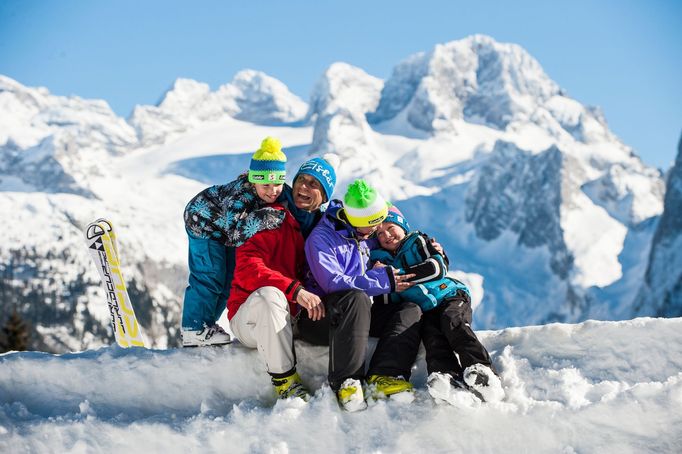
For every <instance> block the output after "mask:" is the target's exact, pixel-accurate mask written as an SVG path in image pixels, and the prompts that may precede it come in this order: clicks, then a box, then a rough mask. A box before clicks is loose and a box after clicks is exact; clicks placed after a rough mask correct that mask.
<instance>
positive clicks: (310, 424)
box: [0, 318, 682, 453]
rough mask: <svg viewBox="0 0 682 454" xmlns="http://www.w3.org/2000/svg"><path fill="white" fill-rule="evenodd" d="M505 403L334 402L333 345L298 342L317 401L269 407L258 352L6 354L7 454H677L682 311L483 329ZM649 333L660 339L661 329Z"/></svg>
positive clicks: (1, 370)
mask: <svg viewBox="0 0 682 454" xmlns="http://www.w3.org/2000/svg"><path fill="white" fill-rule="evenodd" d="M479 334H480V336H481V339H482V341H483V343H484V344H485V345H486V346H487V347H488V349H489V350H490V351H491V352H492V353H493V359H494V362H495V364H496V366H497V368H498V369H499V371H500V374H501V378H502V383H503V386H504V387H505V389H506V398H505V400H504V401H503V402H501V403H499V404H483V405H481V406H478V407H464V408H455V407H452V406H450V405H448V404H436V403H435V402H433V401H432V400H431V398H430V396H429V395H428V393H427V391H426V389H425V384H424V383H425V370H424V369H425V366H424V361H423V356H422V357H420V359H419V361H418V362H417V364H416V366H415V369H414V372H413V375H412V381H413V383H414V384H415V386H416V399H415V401H414V402H413V403H411V404H404V403H402V404H401V403H399V402H392V401H383V402H378V403H375V404H373V405H370V407H369V408H368V409H367V410H365V411H363V412H358V413H345V412H343V411H342V410H340V409H339V407H338V405H337V404H336V400H335V398H334V396H333V393H332V392H331V391H330V389H329V388H328V387H327V386H326V385H324V382H325V375H326V368H327V362H328V358H327V352H326V349H325V348H323V347H311V346H308V345H305V344H297V352H298V355H297V356H298V361H299V370H300V372H301V375H302V377H303V379H304V381H305V382H306V383H307V384H308V385H309V386H311V387H312V389H314V390H315V391H316V393H315V397H314V398H313V399H312V401H311V402H310V403H308V404H304V403H303V402H302V401H300V400H295V401H279V402H275V399H274V393H273V391H272V387H271V385H270V383H269V379H268V376H267V374H266V373H265V372H264V370H265V367H264V365H263V364H262V363H261V361H260V359H259V356H258V354H257V352H256V351H255V350H250V349H244V348H242V347H238V346H230V347H226V348H221V349H217V348H216V349H172V350H144V349H130V350H123V349H120V348H118V347H104V348H101V349H99V350H91V351H86V352H82V353H70V354H65V355H50V354H46V353H37V352H24V353H9V354H4V355H0V451H2V452H8V453H9V452H12V453H23V452H31V453H43V452H45V453H48V452H50V453H51V452H107V451H122V452H168V453H175V452H178V453H185V452H194V451H201V452H207V453H212V452H225V451H229V452H233V453H247V452H249V453H251V452H272V453H274V452H277V453H285V452H330V453H337V452H338V453H346V452H396V453H402V452H405V453H413V452H533V453H545V452H547V453H549V452H553V453H554V452H566V453H573V452H606V453H611V452H613V453H623V452H651V453H661V452H670V453H672V452H680V450H682V432H681V431H680V427H681V426H682V373H681V372H680V371H681V370H682V319H679V318H678V319H635V320H631V321H625V322H593V321H591V322H585V323H582V324H578V325H563V324H551V325H546V326H537V327H527V328H510V329H505V330H502V331H488V332H481V333H479ZM654 334H655V335H654Z"/></svg>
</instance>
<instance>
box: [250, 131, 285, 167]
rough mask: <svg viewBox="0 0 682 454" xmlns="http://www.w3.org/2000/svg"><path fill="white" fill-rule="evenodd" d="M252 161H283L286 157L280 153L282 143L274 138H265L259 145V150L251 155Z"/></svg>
mask: <svg viewBox="0 0 682 454" xmlns="http://www.w3.org/2000/svg"><path fill="white" fill-rule="evenodd" d="M253 159H257V160H259V161H285V162H286V160H287V157H286V155H285V154H284V153H282V143H281V142H280V141H279V140H278V139H276V138H274V137H266V138H265V139H263V142H261V144H260V148H259V149H258V151H256V152H255V153H254V155H253Z"/></svg>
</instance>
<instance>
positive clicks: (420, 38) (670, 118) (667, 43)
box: [0, 0, 682, 169]
mask: <svg viewBox="0 0 682 454" xmlns="http://www.w3.org/2000/svg"><path fill="white" fill-rule="evenodd" d="M680 24H682V1H680V0H672V1H663V0H651V1H645V0H641V1H634V0H621V1H610V0H605V1H585V0H575V1H559V0H557V1H539V0H538V1H523V0H516V1H485V0H481V1H478V2H475V1H431V0H420V1H419V2H414V1H402V0H393V1H383V0H377V1H355V0H345V1H337V2H332V1H325V0H317V1H295V0H289V1H280V2H275V1H258V0H251V1H239V2H237V1H234V2H229V1H208V0H204V1H194V2H189V1H185V2H179V1H170V0H167V1H158V0H145V1H143V0H137V1H109V2H105V1H85V0H79V1H75V0H63V1H47V0H44V1H36V0H0V74H4V75H7V76H9V77H12V78H14V79H16V80H17V81H19V82H20V83H22V84H24V85H27V86H45V87H47V88H48V89H49V90H50V91H51V92H52V93H54V94H58V95H71V94H75V95H78V96H81V97H84V98H101V99H105V100H107V101H108V102H109V104H110V105H111V106H112V108H113V109H114V111H116V112H117V113H118V114H119V115H122V116H125V117H127V116H128V115H129V113H130V112H131V110H132V108H133V106H134V105H136V104H155V103H156V102H157V101H158V100H159V98H160V97H161V96H162V94H163V93H164V91H165V90H166V89H168V87H170V86H171V84H172V83H173V81H174V80H175V79H176V78H178V77H188V78H192V79H195V80H199V81H202V82H206V83H208V84H209V85H210V86H211V87H212V88H214V89H215V88H217V87H218V86H220V85H222V84H224V83H226V82H229V81H230V80H231V79H232V77H233V76H234V74H235V73H236V72H238V71H239V70H241V69H246V68H251V69H257V70H260V71H264V72H266V73H268V74H269V75H271V76H273V77H276V78H278V79H280V80H281V81H282V82H284V83H285V84H286V85H287V86H288V87H289V88H290V89H291V90H292V91H293V92H294V93H296V94H297V95H299V96H301V97H302V98H303V99H305V100H307V98H308V96H309V94H310V91H311V90H312V88H313V85H314V83H315V81H316V80H317V79H318V78H319V77H320V76H321V75H322V73H323V72H324V70H325V69H326V68H327V67H328V66H329V65H330V64H332V63H334V62H337V61H344V62H347V63H350V64H352V65H355V66H358V67H360V68H362V69H363V70H365V71H366V72H368V73H369V74H372V75H374V76H377V77H381V78H384V79H386V78H387V77H388V76H390V73H391V69H392V68H393V66H395V65H396V64H397V63H398V62H399V61H401V60H402V59H404V58H405V57H407V56H409V55H411V54H413V53H415V52H420V51H428V50H430V49H431V48H433V46H434V45H435V44H437V43H444V42H448V41H452V40H456V39H461V38H463V37H466V36H469V35H471V34H475V33H483V34H487V35H490V36H492V37H493V38H495V39H496V40H498V41H501V42H513V43H517V44H519V45H521V46H523V47H524V48H525V49H526V50H527V51H528V52H530V53H531V54H532V55H533V56H534V57H535V58H536V59H537V60H538V61H539V62H540V64H541V65H542V66H543V68H544V69H545V71H546V72H547V73H548V74H549V76H550V77H551V78H552V79H554V80H555V81H556V82H557V83H558V84H559V85H560V86H561V87H562V88H564V89H565V90H566V91H567V92H568V94H569V95H570V96H572V97H573V98H575V99H577V100H579V101H580V102H582V103H584V104H589V105H597V106H600V107H601V108H602V109H603V111H604V114H605V116H606V119H607V121H608V123H609V125H610V127H611V130H612V131H613V132H614V133H616V134H617V135H618V136H619V137H620V138H621V139H622V140H623V141H624V142H625V143H626V144H628V145H630V146H632V147H633V148H635V150H636V152H637V153H638V154H639V155H640V156H641V157H642V159H643V160H644V161H645V162H646V163H648V164H651V165H655V166H657V167H660V168H664V169H665V168H668V167H669V165H670V164H671V163H672V161H673V160H674V158H675V154H676V151H677V144H678V141H679V139H680V134H681V133H682V27H680ZM0 114H2V115H6V114H7V113H5V112H2V113H0Z"/></svg>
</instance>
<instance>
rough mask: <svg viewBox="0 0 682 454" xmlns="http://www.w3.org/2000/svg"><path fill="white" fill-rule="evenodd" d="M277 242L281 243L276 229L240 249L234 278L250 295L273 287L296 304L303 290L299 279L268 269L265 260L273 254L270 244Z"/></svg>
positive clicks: (260, 233) (255, 236) (250, 240)
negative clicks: (262, 288) (297, 297)
mask: <svg viewBox="0 0 682 454" xmlns="http://www.w3.org/2000/svg"><path fill="white" fill-rule="evenodd" d="M275 241H281V239H280V238H279V237H278V235H277V230H276V229H275V230H263V231H260V232H258V233H257V234H255V235H254V236H252V237H251V238H250V239H249V240H248V241H247V242H246V243H244V244H243V245H241V246H240V247H238V248H237V254H236V256H237V260H236V261H237V264H236V267H235V270H234V278H235V281H237V282H240V283H241V284H242V285H243V286H244V290H246V291H248V292H250V293H252V292H255V291H256V290H258V289H259V288H261V287H268V286H272V287H275V288H277V289H279V290H281V291H282V293H284V295H286V297H287V300H288V301H292V302H295V301H296V296H297V295H298V292H299V291H300V289H301V288H303V286H302V285H301V283H300V282H299V281H298V280H297V279H292V278H290V277H287V276H285V275H283V274H282V273H280V272H279V271H275V270H273V269H271V268H268V267H267V266H266V264H265V261H264V259H263V258H264V257H267V256H268V254H270V253H271V251H270V248H269V247H268V244H272V243H274V242H275Z"/></svg>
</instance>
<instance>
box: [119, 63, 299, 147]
mask: <svg viewBox="0 0 682 454" xmlns="http://www.w3.org/2000/svg"><path fill="white" fill-rule="evenodd" d="M307 108H308V107H307V104H306V103H305V102H304V101H303V100H301V99H300V98H299V97H297V96H296V95H294V94H293V93H291V92H290V91H289V89H288V88H287V87H286V86H285V85H284V84H283V83H282V82H280V81H278V80H277V79H274V78H272V77H270V76H268V75H266V74H264V73H262V72H259V71H253V70H243V71H240V72H239V73H237V74H236V75H235V77H234V79H232V82H230V83H228V84H225V85H222V86H221V87H220V88H218V90H216V91H215V92H212V91H211V89H210V87H209V86H208V84H205V83H202V82H197V81H194V80H191V79H178V80H176V81H175V83H174V84H173V87H172V88H171V89H170V90H168V91H167V92H166V94H165V95H164V97H163V99H162V100H161V102H160V103H159V104H158V106H137V107H136V108H135V110H134V111H133V114H132V116H131V118H130V123H131V124H132V125H133V126H134V127H135V129H136V131H137V135H138V137H139V139H140V142H141V143H142V144H143V145H150V144H154V143H162V142H163V141H165V140H167V138H168V137H169V136H173V135H177V134H180V133H183V132H184V131H187V130H189V129H191V128H193V127H196V126H198V125H200V124H202V123H204V122H207V121H212V120H218V119H220V118H223V117H232V118H237V119H239V120H243V121H248V122H252V123H257V124H265V125H268V124H270V125H272V124H282V123H292V122H296V121H300V120H302V119H303V118H304V116H305V113H306V111H307Z"/></svg>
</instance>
